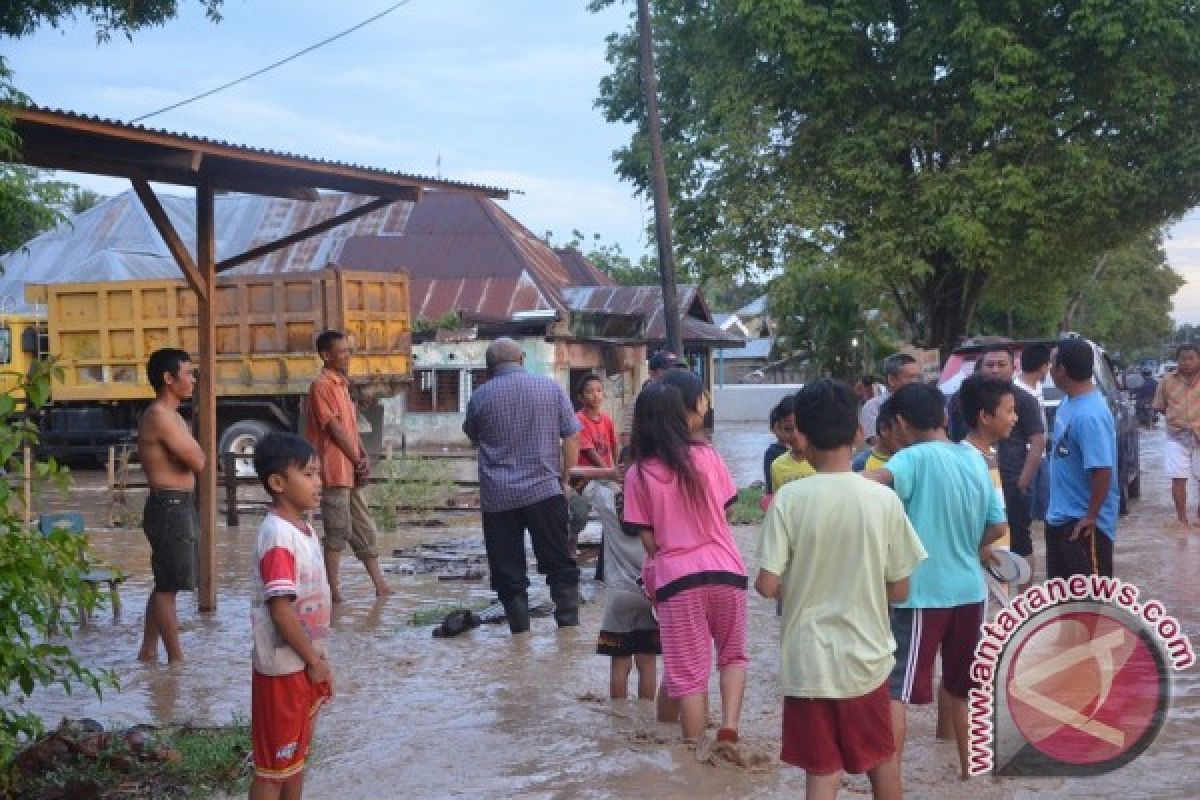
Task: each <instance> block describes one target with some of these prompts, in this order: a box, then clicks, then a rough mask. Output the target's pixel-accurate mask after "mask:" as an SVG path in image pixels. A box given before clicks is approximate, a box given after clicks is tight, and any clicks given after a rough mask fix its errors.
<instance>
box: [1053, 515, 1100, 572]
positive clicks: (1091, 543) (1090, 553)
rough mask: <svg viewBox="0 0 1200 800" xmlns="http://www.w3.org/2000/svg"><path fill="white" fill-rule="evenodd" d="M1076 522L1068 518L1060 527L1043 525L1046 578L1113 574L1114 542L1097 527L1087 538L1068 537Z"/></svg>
mask: <svg viewBox="0 0 1200 800" xmlns="http://www.w3.org/2000/svg"><path fill="white" fill-rule="evenodd" d="M1078 522H1079V520H1074V519H1068V520H1065V521H1064V522H1063V523H1062V524H1061V525H1051V524H1050V523H1049V522H1047V523H1046V577H1047V578H1069V577H1071V576H1072V575H1106V576H1108V577H1110V578H1111V577H1112V574H1113V540H1112V539H1110V538H1108V537H1107V536H1105V535H1104V534H1103V533H1101V532H1100V530H1099V529H1098V528H1097V529H1095V530H1093V531H1092V535H1091V536H1089V537H1087V538H1086V539H1085V538H1083V537H1080V538H1078V539H1076V540H1075V541H1073V542H1072V541H1071V540H1070V539H1069V538H1068V537H1069V536H1070V535H1071V532H1072V531H1074V530H1075V526H1076V525H1077V524H1078Z"/></svg>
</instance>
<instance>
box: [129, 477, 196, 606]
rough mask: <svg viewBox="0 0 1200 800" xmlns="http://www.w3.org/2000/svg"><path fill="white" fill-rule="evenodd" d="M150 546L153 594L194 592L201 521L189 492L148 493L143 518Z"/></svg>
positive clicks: (143, 526) (153, 491)
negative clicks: (154, 592)
mask: <svg viewBox="0 0 1200 800" xmlns="http://www.w3.org/2000/svg"><path fill="white" fill-rule="evenodd" d="M142 530H143V531H145V533H146V540H147V541H149V542H150V568H151V570H152V571H153V573H154V591H156V592H189V591H191V590H192V589H195V588H196V548H197V545H198V542H199V538H200V519H199V517H198V516H197V514H196V498H195V496H194V495H193V494H192V493H191V492H181V491H175V490H171V489H151V490H150V496H149V497H147V498H146V509H145V511H144V512H143V514H142Z"/></svg>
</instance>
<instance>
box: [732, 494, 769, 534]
mask: <svg viewBox="0 0 1200 800" xmlns="http://www.w3.org/2000/svg"><path fill="white" fill-rule="evenodd" d="M762 498H763V490H762V487H761V486H747V487H746V488H745V489H738V493H737V502H735V503H734V504H733V507H732V508H731V509H730V516H729V521H730V522H731V523H733V524H734V525H758V524H761V523H762V521H763V517H765V516H766V514H764V513H763V510H762V507H761V506H760V505H759V504H760V503H761V502H762Z"/></svg>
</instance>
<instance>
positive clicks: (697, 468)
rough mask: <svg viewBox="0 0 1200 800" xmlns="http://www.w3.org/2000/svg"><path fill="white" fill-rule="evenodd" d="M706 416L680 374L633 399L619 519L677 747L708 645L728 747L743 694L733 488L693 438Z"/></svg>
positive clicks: (698, 702)
mask: <svg viewBox="0 0 1200 800" xmlns="http://www.w3.org/2000/svg"><path fill="white" fill-rule="evenodd" d="M707 410H708V400H707V398H706V397H705V396H704V387H703V384H702V383H701V382H700V378H699V377H697V376H696V375H695V374H694V373H691V372H687V371H684V370H673V371H671V372H670V373H668V374H667V375H666V376H664V377H663V379H662V380H659V381H656V382H654V383H651V384H649V385H647V386H646V388H644V389H643V390H642V392H641V394H639V395H638V398H637V402H636V404H635V405H634V411H633V432H632V436H631V441H630V456H631V459H632V462H633V465H632V466H631V467H630V469H629V472H628V473H627V474H626V476H625V521H626V522H627V523H629V524H631V525H636V526H638V527H640V528H641V529H642V531H641V533H642V543H643V544H644V545H645V547H646V561H645V566H644V568H643V580H644V582H645V583H646V590H647V591H648V592H649V593H650V595H651V597H652V598H653V599H654V603H655V611H656V613H657V615H658V622H659V629H660V631H661V636H662V651H663V670H664V673H665V676H664V681H663V682H664V685H665V687H666V690H667V693H668V694H669V695H670V696H671V697H672V698H675V699H678V700H679V701H680V710H681V717H680V719H681V723H682V727H683V737H684V739H685V740H688V741H698V740H699V739H700V738H701V737H703V736H704V727H705V722H706V720H707V717H708V676H709V672H711V670H712V651H713V645H714V643H715V645H716V650H717V669H718V671H719V672H720V675H721V728H720V730H718V731H717V741H730V742H736V741H737V738H738V736H737V730H738V718H739V717H740V716H741V710H742V696H743V695H744V693H745V690H746V663H747V659H746V585H747V580H746V567H745V565H744V564H743V563H742V556H741V553H739V552H738V548H737V544H736V543H735V542H734V541H733V535H732V533H731V532H730V530H729V523H728V522H727V521H726V517H725V510H726V509H727V508H728V507H729V506H730V505H731V504H732V503H733V501H734V500H735V499H736V497H737V489H736V488H735V487H734V485H733V479H732V478H731V477H730V475H729V470H728V469H727V468H726V466H725V462H724V461H722V460H721V457H720V456H719V455H718V454H717V451H716V450H714V449H713V448H712V446H711V445H709V444H708V443H707V442H704V441H702V440H701V439H700V438H698V437H699V432H698V428H699V423H701V422H702V421H703V419H704V414H705V412H706V411H707ZM689 423H695V424H694V425H693V424H689Z"/></svg>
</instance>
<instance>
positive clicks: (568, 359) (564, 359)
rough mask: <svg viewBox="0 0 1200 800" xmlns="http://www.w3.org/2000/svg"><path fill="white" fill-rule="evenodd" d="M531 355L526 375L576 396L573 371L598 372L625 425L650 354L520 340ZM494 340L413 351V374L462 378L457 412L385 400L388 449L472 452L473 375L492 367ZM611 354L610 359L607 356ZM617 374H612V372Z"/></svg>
mask: <svg viewBox="0 0 1200 800" xmlns="http://www.w3.org/2000/svg"><path fill="white" fill-rule="evenodd" d="M517 342H518V343H519V344H520V345H521V348H522V349H523V350H524V351H525V369H526V370H528V371H529V372H532V373H534V374H537V375H546V376H548V377H551V378H553V379H554V381H555V382H556V383H558V385H559V386H562V387H563V389H564V390H566V391H567V393H568V394H570V392H571V391H572V390H571V387H569V381H570V376H571V370H572V369H576V370H585V369H586V370H588V371H592V372H596V373H597V374H599V375H600V376H601V377H602V378H604V379H605V386H604V388H605V392H604V393H605V408H606V411H607V412H608V414H609V415H610V416H612V418H613V420H614V421H616V422H618V423H619V422H620V419H621V414H623V413H624V409H625V406H626V405H627V404H632V402H633V398H634V397H635V396H636V389H633V390H632V392H631V387H640V386H641V381H640V377H641V376H640V374H639V371H644V362H645V348H644V347H641V346H620V345H600V344H593V343H590V342H563V341H552V342H548V341H546V340H545V339H544V338H542V337H521V338H518V339H517ZM489 344H491V340H476V341H470V342H423V343H420V344H414V345H413V370H414V372H419V371H421V370H429V369H432V370H452V371H455V372H457V373H458V376H459V378H458V398H457V402H456V403H455V406H456V408H455V410H454V411H420V412H417V411H410V410H409V409H408V408H407V407H406V406H407V400H408V395H407V394H402V395H399V396H397V397H393V398H388V399H386V400H384V401H383V402H384V443H385V445H386V444H388V443H390V444H392V446H394V447H400V446H402V445H403V446H407V447H409V448H414V449H423V448H424V449H429V448H439V449H442V448H468V447H470V441H469V440H468V439H467V437H466V435H465V434H463V432H462V424H463V419H464V417H465V414H466V409H467V402H468V401H469V400H470V398H471V393H472V390H473V388H474V387H473V386H472V374H473V373H475V372H477V371H479V370H484V369H485V368H486V366H487V364H486V360H485V354H486V352H487V347H488V345H489ZM606 350H607V351H608V353H607V354H606ZM610 369H611V370H612V371H611V373H610V371H609V370H610Z"/></svg>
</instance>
